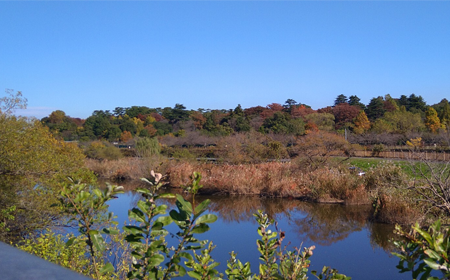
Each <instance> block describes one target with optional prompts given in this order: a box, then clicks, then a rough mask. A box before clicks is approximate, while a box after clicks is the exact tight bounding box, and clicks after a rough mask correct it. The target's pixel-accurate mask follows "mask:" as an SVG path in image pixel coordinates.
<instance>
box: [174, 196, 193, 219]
mask: <svg viewBox="0 0 450 280" xmlns="http://www.w3.org/2000/svg"><path fill="white" fill-rule="evenodd" d="M176 205H177V207H178V209H180V210H184V211H186V212H188V213H189V215H192V212H193V210H192V204H191V203H190V202H189V201H187V200H185V199H184V198H183V197H182V196H181V195H179V194H177V202H176Z"/></svg>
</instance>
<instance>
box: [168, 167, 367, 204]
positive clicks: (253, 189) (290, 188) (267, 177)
mask: <svg viewBox="0 0 450 280" xmlns="http://www.w3.org/2000/svg"><path fill="white" fill-rule="evenodd" d="M193 171H197V172H200V173H201V174H202V175H203V179H202V184H203V185H204V188H203V190H204V191H206V192H208V193H224V194H232V195H260V196H272V197H294V198H304V199H310V200H313V201H321V202H338V203H347V204H368V203H370V199H369V195H368V193H367V191H366V190H365V187H364V185H363V180H362V179H361V178H359V177H357V176H354V175H351V174H350V173H349V172H345V170H339V169H336V168H321V169H317V170H314V171H310V172H305V171H304V170H302V168H300V167H299V166H298V165H297V164H295V163H281V162H269V163H261V164H245V165H242V164H241V165H228V164H222V165H217V164H200V163H187V162H184V163H178V164H176V165H173V164H169V167H168V168H167V173H168V178H169V181H170V184H171V185H172V186H183V185H187V184H189V182H190V175H191V174H192V172H193Z"/></svg>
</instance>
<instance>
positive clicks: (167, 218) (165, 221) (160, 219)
mask: <svg viewBox="0 0 450 280" xmlns="http://www.w3.org/2000/svg"><path fill="white" fill-rule="evenodd" d="M155 222H157V223H161V224H163V226H167V225H169V224H170V223H172V218H171V217H170V216H163V217H158V218H157V219H156V221H155Z"/></svg>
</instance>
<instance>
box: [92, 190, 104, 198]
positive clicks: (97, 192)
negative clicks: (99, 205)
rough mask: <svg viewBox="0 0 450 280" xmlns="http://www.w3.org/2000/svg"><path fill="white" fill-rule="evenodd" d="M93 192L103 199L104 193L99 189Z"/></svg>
mask: <svg viewBox="0 0 450 280" xmlns="http://www.w3.org/2000/svg"><path fill="white" fill-rule="evenodd" d="M92 192H93V193H94V194H95V195H96V196H97V197H98V198H100V197H102V191H101V190H99V189H93V190H92Z"/></svg>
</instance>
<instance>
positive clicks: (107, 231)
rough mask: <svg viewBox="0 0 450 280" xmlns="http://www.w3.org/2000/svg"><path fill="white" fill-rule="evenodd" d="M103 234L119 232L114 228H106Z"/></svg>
mask: <svg viewBox="0 0 450 280" xmlns="http://www.w3.org/2000/svg"><path fill="white" fill-rule="evenodd" d="M103 232H104V233H106V234H110V235H111V234H113V235H114V234H119V231H118V230H117V229H114V228H104V229H103Z"/></svg>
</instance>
